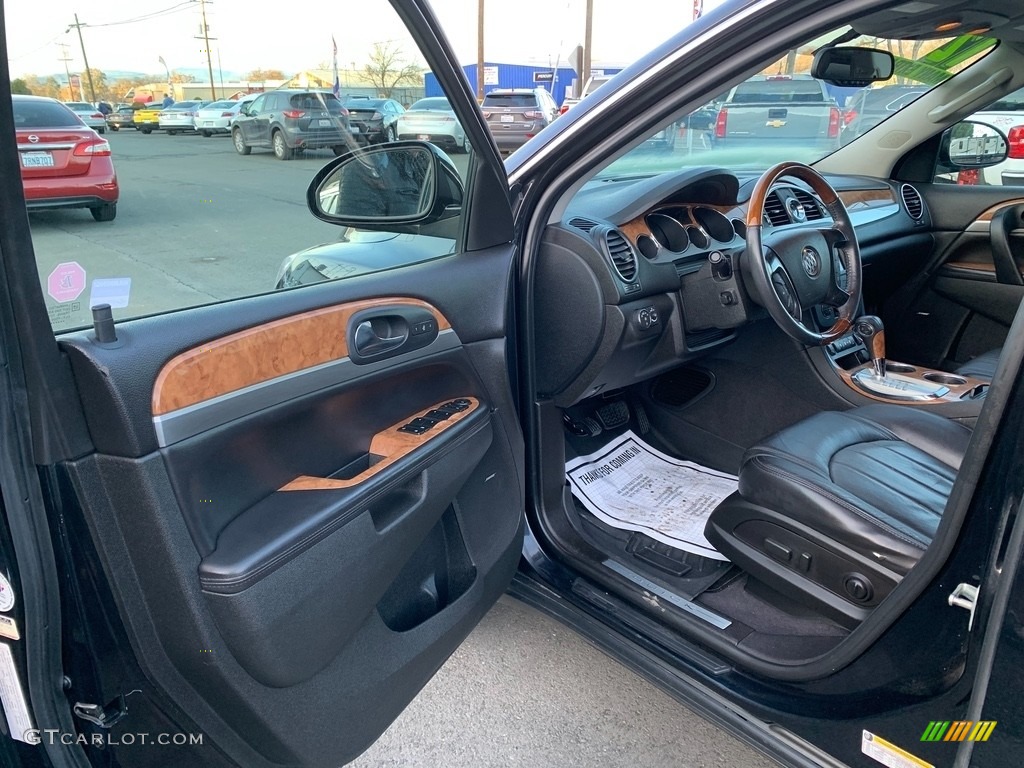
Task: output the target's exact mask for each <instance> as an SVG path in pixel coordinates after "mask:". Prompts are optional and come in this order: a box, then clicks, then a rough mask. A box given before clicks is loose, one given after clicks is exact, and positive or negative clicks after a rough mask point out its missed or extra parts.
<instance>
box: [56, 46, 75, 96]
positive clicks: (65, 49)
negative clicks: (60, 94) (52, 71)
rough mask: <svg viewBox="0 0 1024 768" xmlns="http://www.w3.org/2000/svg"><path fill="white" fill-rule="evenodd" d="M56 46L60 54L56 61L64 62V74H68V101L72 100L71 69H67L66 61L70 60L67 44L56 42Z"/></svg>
mask: <svg viewBox="0 0 1024 768" xmlns="http://www.w3.org/2000/svg"><path fill="white" fill-rule="evenodd" d="M57 47H58V48H60V52H61V54H62V56H61V57H60V58H59V59H58V61H63V62H64V74H65V75H67V76H68V101H74V100H75V94H74V93H72V91H71V70H70V69H68V62H69V61H71V56H70V55H69V54H68V44H67V43H57Z"/></svg>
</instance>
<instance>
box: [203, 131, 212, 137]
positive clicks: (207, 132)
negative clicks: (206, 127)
mask: <svg viewBox="0 0 1024 768" xmlns="http://www.w3.org/2000/svg"><path fill="white" fill-rule="evenodd" d="M211 136H213V133H212V132H211V131H203V138H207V139H208V138H210V137H211Z"/></svg>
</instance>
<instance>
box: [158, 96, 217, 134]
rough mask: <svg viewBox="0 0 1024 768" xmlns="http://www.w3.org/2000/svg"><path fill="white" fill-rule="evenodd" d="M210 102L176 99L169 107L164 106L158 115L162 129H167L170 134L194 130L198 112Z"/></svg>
mask: <svg viewBox="0 0 1024 768" xmlns="http://www.w3.org/2000/svg"><path fill="white" fill-rule="evenodd" d="M208 103H209V102H206V101H201V100H198V99H197V100H193V101H176V102H174V103H173V104H172V105H171V106H169V107H163V108H162V109H161V110H160V112H159V115H158V120H159V126H160V130H162V131H167V135H168V136H174V135H176V134H179V133H192V132H194V131H195V130H196V126H195V121H196V114H197V113H198V111H199V110H200V109H202V108H203V107H204V106H206V104H208Z"/></svg>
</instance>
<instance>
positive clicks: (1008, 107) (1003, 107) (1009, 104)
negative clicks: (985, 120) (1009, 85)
mask: <svg viewBox="0 0 1024 768" xmlns="http://www.w3.org/2000/svg"><path fill="white" fill-rule="evenodd" d="M982 111H983V112H1024V88H1022V89H1020V90H1019V91H1014V92H1013V93H1011V94H1009V95H1008V96H1004V97H1003V98H1001V99H1000V100H999V101H997V102H996V103H995V104H993V105H992V106H991V107H986V108H985V109H984V110H982Z"/></svg>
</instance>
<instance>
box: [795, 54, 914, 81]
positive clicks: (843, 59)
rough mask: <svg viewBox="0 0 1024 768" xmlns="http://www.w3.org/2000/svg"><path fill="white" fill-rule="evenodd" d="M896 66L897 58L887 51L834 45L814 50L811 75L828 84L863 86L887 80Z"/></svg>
mask: <svg viewBox="0 0 1024 768" xmlns="http://www.w3.org/2000/svg"><path fill="white" fill-rule="evenodd" d="M895 68H896V59H895V58H894V57H893V55H892V54H891V53H889V51H883V50H879V49H878V48H855V47H852V46H849V47H847V46H834V47H830V48H822V49H821V50H819V51H817V52H815V54H814V60H813V61H812V62H811V75H812V76H813V77H815V78H817V79H818V80H824V81H825V82H826V83H829V84H830V85H838V86H841V87H846V88H864V87H865V86H868V85H871V83H878V82H881V81H883V80H888V79H889V78H890V77H892V73H893V71H894V70H895Z"/></svg>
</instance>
